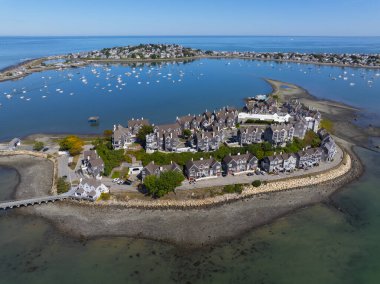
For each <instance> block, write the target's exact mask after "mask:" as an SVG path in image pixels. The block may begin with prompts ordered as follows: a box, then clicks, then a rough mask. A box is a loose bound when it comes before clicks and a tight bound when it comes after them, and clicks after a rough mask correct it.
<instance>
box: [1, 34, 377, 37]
mask: <svg viewBox="0 0 380 284" xmlns="http://www.w3.org/2000/svg"><path fill="white" fill-rule="evenodd" d="M0 37H380V35H218V34H210V35H197V34H192V35H165V34H163V35H69V34H68V35H1V34H0Z"/></svg>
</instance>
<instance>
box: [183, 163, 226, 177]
mask: <svg viewBox="0 0 380 284" xmlns="http://www.w3.org/2000/svg"><path fill="white" fill-rule="evenodd" d="M185 174H186V176H187V178H188V179H189V180H197V179H201V178H213V177H218V176H221V175H222V165H221V163H220V162H218V161H217V160H215V159H213V158H210V159H206V160H204V159H201V160H198V161H193V160H191V161H188V162H187V163H186V165H185Z"/></svg>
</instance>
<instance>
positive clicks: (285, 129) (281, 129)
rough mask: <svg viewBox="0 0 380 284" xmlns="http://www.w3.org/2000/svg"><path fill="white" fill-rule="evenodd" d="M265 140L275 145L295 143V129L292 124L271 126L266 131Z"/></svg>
mask: <svg viewBox="0 0 380 284" xmlns="http://www.w3.org/2000/svg"><path fill="white" fill-rule="evenodd" d="M264 136H265V140H267V141H269V142H271V143H272V144H275V145H283V144H284V143H286V142H291V141H293V137H294V127H293V125H291V124H278V125H271V126H270V127H268V128H267V129H266V130H265V134H264Z"/></svg>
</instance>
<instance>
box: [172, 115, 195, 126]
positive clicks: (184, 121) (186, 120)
mask: <svg viewBox="0 0 380 284" xmlns="http://www.w3.org/2000/svg"><path fill="white" fill-rule="evenodd" d="M194 119H195V116H194V115H190V114H189V115H186V116H181V117H177V119H176V121H177V123H178V124H179V125H180V126H181V128H182V129H192V126H193V124H192V122H193V120H194Z"/></svg>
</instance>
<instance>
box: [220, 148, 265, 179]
mask: <svg viewBox="0 0 380 284" xmlns="http://www.w3.org/2000/svg"><path fill="white" fill-rule="evenodd" d="M258 162H259V161H258V159H257V158H256V157H255V156H254V155H252V154H248V153H247V154H243V155H240V154H238V155H234V156H231V155H229V156H227V157H225V158H224V159H223V167H224V171H225V172H226V173H228V174H232V175H234V174H238V173H241V172H246V171H254V170H256V169H257V167H258Z"/></svg>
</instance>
